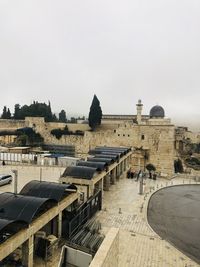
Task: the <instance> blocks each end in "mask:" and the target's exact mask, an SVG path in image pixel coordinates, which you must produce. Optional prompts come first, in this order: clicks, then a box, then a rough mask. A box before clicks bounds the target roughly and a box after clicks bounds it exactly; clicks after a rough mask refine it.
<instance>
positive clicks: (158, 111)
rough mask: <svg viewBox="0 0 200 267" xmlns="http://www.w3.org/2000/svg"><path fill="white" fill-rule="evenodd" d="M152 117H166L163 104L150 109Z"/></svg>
mask: <svg viewBox="0 0 200 267" xmlns="http://www.w3.org/2000/svg"><path fill="white" fill-rule="evenodd" d="M149 116H150V118H164V117H165V111H164V109H163V108H162V107H161V106H158V105H157V106H154V107H152V109H151V110H150V114H149Z"/></svg>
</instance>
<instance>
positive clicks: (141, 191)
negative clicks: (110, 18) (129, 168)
mask: <svg viewBox="0 0 200 267" xmlns="http://www.w3.org/2000/svg"><path fill="white" fill-rule="evenodd" d="M139 179H140V185H139V186H140V189H139V194H140V195H142V194H143V176H142V177H139Z"/></svg>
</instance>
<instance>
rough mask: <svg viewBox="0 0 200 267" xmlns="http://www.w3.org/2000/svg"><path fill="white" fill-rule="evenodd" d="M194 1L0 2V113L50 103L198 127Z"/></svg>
mask: <svg viewBox="0 0 200 267" xmlns="http://www.w3.org/2000/svg"><path fill="white" fill-rule="evenodd" d="M199 14H200V1H199V0H187V1H186V0H151V1H149V0H123V1H119V0H98V1H97V0H73V1H69V0H58V1H55V0H54V1H52V0H18V1H16V0H1V1H0V92H1V96H0V112H1V110H2V109H3V106H4V105H6V106H7V107H9V108H10V109H11V110H12V111H13V107H14V104H16V103H19V104H21V105H24V104H30V103H32V101H33V100H37V101H39V102H46V103H47V101H48V100H50V101H51V106H52V109H53V111H55V112H59V111H60V110H61V109H65V110H66V113H67V114H68V115H69V114H80V115H86V116H87V115H88V113H89V108H90V105H91V102H92V98H93V95H94V94H96V95H97V97H98V99H99V100H100V103H101V107H102V111H103V113H104V114H135V113H136V106H135V105H136V103H137V101H138V99H142V102H143V104H144V109H143V113H144V114H148V113H149V110H150V109H151V107H152V106H154V105H156V104H159V105H161V106H163V108H164V109H165V113H166V116H167V117H170V118H172V121H174V122H179V123H182V124H184V123H189V124H190V123H193V122H194V124H196V126H197V128H198V127H199V130H200V123H199V118H200V108H199V99H200V16H199Z"/></svg>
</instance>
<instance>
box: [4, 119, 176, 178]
mask: <svg viewBox="0 0 200 267" xmlns="http://www.w3.org/2000/svg"><path fill="white" fill-rule="evenodd" d="M1 121H2V120H1ZM1 121H0V129H1V128H2V124H1ZM164 121H165V123H164ZM168 122H169V121H168V120H163V123H161V124H156V125H148V124H146V125H145V124H141V125H138V124H132V123H131V122H124V123H120V124H116V125H115V127H114V126H113V124H112V125H111V127H110V128H109V125H108V124H105V125H104V124H102V127H101V128H100V129H98V131H95V132H92V131H88V129H89V127H88V125H86V124H67V126H68V128H69V130H71V131H76V130H82V131H84V136H80V135H63V136H62V137H61V138H60V139H57V138H56V137H55V136H53V135H51V133H50V132H51V130H52V129H55V128H64V126H65V125H66V124H64V123H46V122H44V118H30V117H28V118H26V119H25V121H14V122H13V121H12V120H11V121H10V120H3V126H5V125H6V126H8V128H9V127H10V126H12V127H14V126H15V127H16V126H18V127H22V125H23V126H29V127H33V128H34V129H35V130H36V132H39V133H40V134H41V135H42V136H43V138H44V141H45V143H46V144H57V145H74V146H75V149H76V154H77V156H81V157H84V156H86V155H87V153H88V150H90V149H93V148H95V147H96V146H99V145H102V146H130V147H134V148H138V149H141V148H142V149H145V150H148V152H149V153H148V154H149V158H148V160H147V162H145V163H148V162H149V163H152V164H154V165H155V167H156V170H157V171H158V172H161V173H168V174H172V173H173V172H174V152H175V151H174V140H175V130H174V126H173V125H171V124H167V123H168ZM12 127H11V128H12ZM140 164H144V162H143V163H142V161H140ZM138 168H142V166H139V165H138Z"/></svg>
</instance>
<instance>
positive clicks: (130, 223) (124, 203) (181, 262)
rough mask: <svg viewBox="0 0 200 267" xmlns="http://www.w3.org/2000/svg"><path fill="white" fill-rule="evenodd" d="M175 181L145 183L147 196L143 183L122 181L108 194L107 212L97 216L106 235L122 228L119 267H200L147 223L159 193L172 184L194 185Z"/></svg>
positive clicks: (104, 206) (104, 205)
mask: <svg viewBox="0 0 200 267" xmlns="http://www.w3.org/2000/svg"><path fill="white" fill-rule="evenodd" d="M190 182H192V181H190V180H189V179H183V178H174V179H173V180H171V181H167V180H164V179H158V180H156V181H154V180H149V179H147V180H145V181H144V183H145V186H144V194H143V195H139V194H138V192H139V182H136V181H135V180H134V179H126V178H124V179H120V180H119V181H118V182H117V184H115V185H112V186H111V187H110V191H108V192H104V195H103V209H102V210H101V211H100V212H99V213H98V214H97V216H96V217H97V219H98V220H100V222H101V223H102V230H103V232H105V233H106V232H107V231H108V230H109V229H110V228H111V227H117V228H120V239H119V240H120V241H119V250H120V254H119V266H120V267H121V266H123V267H131V266H135V267H168V266H171V267H196V266H199V265H198V264H197V263H195V262H194V261H193V260H191V259H190V258H188V257H187V256H186V255H184V254H183V253H182V252H180V251H179V250H177V249H176V248H175V247H174V246H173V245H171V244H169V243H168V242H167V241H165V240H163V239H162V238H160V237H159V236H158V235H157V234H156V233H155V232H154V231H153V230H152V229H151V228H150V226H149V225H148V223H147V204H148V200H149V197H150V195H151V194H152V193H153V192H155V191H156V190H157V189H159V188H161V187H165V186H169V185H172V184H183V183H190Z"/></svg>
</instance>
